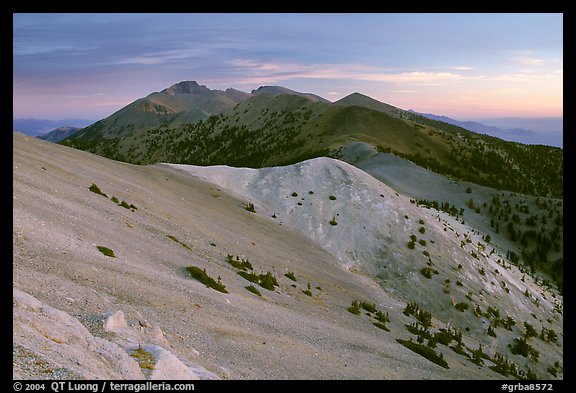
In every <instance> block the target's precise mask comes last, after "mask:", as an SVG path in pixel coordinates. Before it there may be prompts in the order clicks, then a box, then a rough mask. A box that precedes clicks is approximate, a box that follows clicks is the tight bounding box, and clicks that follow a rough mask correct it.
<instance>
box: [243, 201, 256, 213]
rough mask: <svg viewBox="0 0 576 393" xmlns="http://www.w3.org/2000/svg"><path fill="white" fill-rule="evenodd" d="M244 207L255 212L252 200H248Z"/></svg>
mask: <svg viewBox="0 0 576 393" xmlns="http://www.w3.org/2000/svg"><path fill="white" fill-rule="evenodd" d="M245 209H246V210H247V211H249V212H250V213H256V208H255V207H254V204H253V203H252V202H248V204H247V205H246V207H245Z"/></svg>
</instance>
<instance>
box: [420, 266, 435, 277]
mask: <svg viewBox="0 0 576 393" xmlns="http://www.w3.org/2000/svg"><path fill="white" fill-rule="evenodd" d="M420 273H422V275H423V276H424V277H426V278H428V279H431V278H432V274H438V271H437V270H435V269H432V268H431V267H429V266H426V267H423V268H422V269H420Z"/></svg>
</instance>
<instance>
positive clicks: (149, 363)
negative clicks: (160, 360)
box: [130, 346, 156, 370]
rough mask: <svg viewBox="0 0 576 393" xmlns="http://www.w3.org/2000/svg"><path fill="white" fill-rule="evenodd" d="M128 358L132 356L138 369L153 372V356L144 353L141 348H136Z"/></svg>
mask: <svg viewBox="0 0 576 393" xmlns="http://www.w3.org/2000/svg"><path fill="white" fill-rule="evenodd" d="M130 356H132V357H133V358H134V359H135V360H136V362H137V363H138V365H139V366H140V368H142V369H146V370H154V365H155V364H156V363H155V361H154V355H152V354H151V353H150V352H148V351H146V350H145V349H144V348H142V347H141V346H138V348H137V349H135V350H134V351H133V352H132V353H131V354H130Z"/></svg>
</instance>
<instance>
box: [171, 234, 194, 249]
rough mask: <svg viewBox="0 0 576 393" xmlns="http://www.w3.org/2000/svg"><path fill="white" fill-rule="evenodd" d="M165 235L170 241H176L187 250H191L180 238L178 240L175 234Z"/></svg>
mask: <svg viewBox="0 0 576 393" xmlns="http://www.w3.org/2000/svg"><path fill="white" fill-rule="evenodd" d="M166 237H167V238H168V239H170V240H172V241H175V242H176V243H178V244H180V245H181V246H182V247H184V248H185V249H187V250H190V251H192V249H191V248H190V247H189V246H188V245H187V244H186V243H184V242H181V241H180V240H178V238H177V237H176V236H172V235H166Z"/></svg>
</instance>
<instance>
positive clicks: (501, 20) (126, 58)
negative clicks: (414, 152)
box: [13, 13, 563, 120]
mask: <svg viewBox="0 0 576 393" xmlns="http://www.w3.org/2000/svg"><path fill="white" fill-rule="evenodd" d="M184 80H195V81H197V82H198V83H199V84H201V85H206V86H207V87H208V88H210V89H222V90H224V89H226V88H229V87H233V88H235V89H238V90H242V91H246V92H250V91H252V90H253V89H257V88H258V87H260V86H263V85H279V86H284V87H287V88H289V89H292V90H296V91H300V92H306V93H313V94H317V95H320V96H322V97H324V98H327V99H328V100H330V101H336V100H338V99H340V98H342V97H345V96H347V95H349V94H351V93H354V92H360V93H362V94H365V95H368V96H370V97H372V98H375V99H377V100H379V101H382V102H385V103H388V104H391V105H394V106H396V107H399V108H402V109H413V110H415V111H418V112H423V113H434V114H438V115H445V116H449V117H452V118H455V119H458V120H476V119H482V118H494V117H548V116H563V15H562V14H561V13H544V14H539V13H518V14H514V13H486V14H475V13H465V14H458V13H448V14H441V13H433V14H427V13H426V14H417V13H409V14H395V13H392V14H385V13H375V14H356V13H353V14H348V13H334V14H332V13H328V14H303V13H299V14H281V13H277V14H264V13H258V14H205V13H202V14H167V13H161V14H137V13H136V14H129V13H122V14H88V13H84V14H58V13H49V14H31V13H22V14H18V13H16V14H13V117H14V118H43V119H62V118H88V119H95V120H97V119H101V118H105V117H107V116H109V115H111V114H112V113H114V112H116V111H117V110H119V109H121V108H122V107H124V106H126V105H128V104H129V103H131V102H132V101H134V100H136V99H138V98H141V97H145V96H147V95H148V94H150V93H152V92H156V91H160V90H162V89H164V88H166V87H169V86H171V85H173V84H174V83H177V82H180V81H184Z"/></svg>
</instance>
